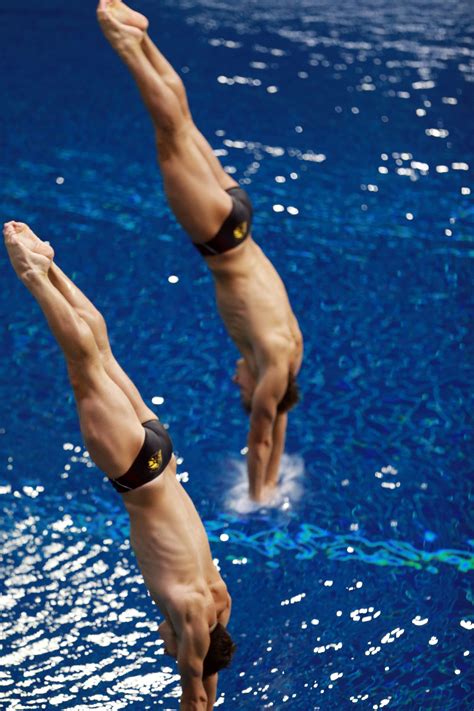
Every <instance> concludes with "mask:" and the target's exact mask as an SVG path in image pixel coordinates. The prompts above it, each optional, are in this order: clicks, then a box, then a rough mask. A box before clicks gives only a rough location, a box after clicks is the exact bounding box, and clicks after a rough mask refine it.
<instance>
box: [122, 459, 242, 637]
mask: <svg viewBox="0 0 474 711" xmlns="http://www.w3.org/2000/svg"><path fill="white" fill-rule="evenodd" d="M123 500H124V504H125V507H126V509H127V511H128V514H129V516H130V540H131V544H132V548H133V550H134V553H135V555H136V558H137V562H138V566H139V568H140V571H141V573H142V575H143V578H144V581H145V584H146V586H147V588H148V590H149V592H150V595H151V597H152V598H153V600H154V601H155V603H156V604H157V605H158V607H159V608H160V610H161V612H162V613H163V615H164V616H165V617H166V618H167V619H168V620H170V609H171V606H172V604H173V602H172V601H173V598H174V597H176V596H177V595H178V596H180V597H181V596H182V597H183V598H185V597H186V596H192V595H195V594H198V595H200V596H202V597H203V600H204V601H205V606H206V610H207V613H208V617H209V620H208V622H209V627H211V626H212V625H213V624H214V623H215V621H216V618H217V619H218V617H219V614H220V613H221V612H222V611H223V610H224V609H225V608H226V606H227V603H228V593H227V588H226V585H225V583H224V581H223V580H222V578H221V576H220V575H219V573H218V571H217V569H216V567H215V565H214V563H213V562H212V555H211V550H210V548H209V542H208V539H207V535H206V532H205V530H204V526H203V524H202V522H201V519H200V518H199V515H198V513H197V511H196V509H195V507H194V504H193V503H192V501H191V499H190V498H189V496H188V495H187V494H186V492H185V490H184V489H183V487H182V486H181V484H180V483H179V482H178V480H177V479H176V462H175V458H174V457H172V459H171V461H170V463H169V465H168V466H167V468H166V469H165V470H164V472H163V473H162V474H161V475H160V476H159V477H157V478H156V479H154V480H153V481H151V482H149V483H148V484H145V485H144V486H142V487H139V488H138V489H135V490H134V491H131V492H128V493H127V494H125V495H124V496H123Z"/></svg>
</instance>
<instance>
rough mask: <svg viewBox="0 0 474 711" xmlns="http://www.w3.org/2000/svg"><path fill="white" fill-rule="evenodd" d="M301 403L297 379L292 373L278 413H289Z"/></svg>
mask: <svg viewBox="0 0 474 711" xmlns="http://www.w3.org/2000/svg"><path fill="white" fill-rule="evenodd" d="M299 401H300V390H299V387H298V383H297V382H296V378H295V376H294V375H292V374H291V373H290V375H289V376H288V386H287V388H286V392H285V394H284V395H283V397H282V399H281V400H280V402H279V403H278V406H277V412H288V410H291V408H292V407H294V406H295V405H296V403H297V402H299Z"/></svg>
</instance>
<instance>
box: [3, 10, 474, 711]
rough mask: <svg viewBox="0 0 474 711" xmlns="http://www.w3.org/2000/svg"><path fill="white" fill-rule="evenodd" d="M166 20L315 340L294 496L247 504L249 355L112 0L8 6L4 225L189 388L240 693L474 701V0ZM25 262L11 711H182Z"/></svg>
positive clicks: (124, 358) (184, 392)
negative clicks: (222, 298) (173, 171)
mask: <svg viewBox="0 0 474 711" xmlns="http://www.w3.org/2000/svg"><path fill="white" fill-rule="evenodd" d="M138 7H139V9H141V10H142V11H143V12H145V13H146V14H147V15H148V16H149V18H150V21H151V34H152V36H153V37H154V39H155V40H157V41H158V42H159V44H160V45H161V47H162V49H163V50H164V52H165V53H166V54H167V55H168V56H169V57H170V59H171V60H172V62H173V63H174V64H175V66H176V67H178V68H179V69H180V71H181V72H182V73H183V78H184V79H185V81H186V84H187V87H188V90H189V95H190V100H191V104H192V108H193V111H194V115H195V119H196V121H197V123H198V125H199V126H200V127H201V129H202V130H203V131H204V133H205V134H206V135H207V136H208V137H209V138H210V140H211V142H212V144H213V147H214V148H215V149H216V150H217V151H219V155H220V157H221V160H222V161H223V163H224V165H226V166H227V167H228V169H229V170H230V171H236V172H235V174H236V175H237V176H238V177H239V178H240V179H241V181H242V183H243V185H244V186H245V187H246V188H247V189H248V190H249V192H250V194H251V196H252V199H253V201H254V204H255V209H256V219H255V238H256V239H257V241H258V242H259V243H260V244H261V245H262V246H263V248H264V249H265V251H266V252H267V254H268V255H269V256H270V258H271V259H272V260H273V262H274V263H275V265H276V267H277V268H278V270H279V271H280V273H281V275H282V277H283V278H284V280H285V282H286V284H287V287H288V291H289V294H290V298H291V301H292V304H293V307H294V310H295V312H296V315H297V317H298V319H299V321H300V324H301V328H302V331H303V333H304V336H305V345H306V355H305V362H304V366H303V370H302V372H301V386H302V390H303V393H304V400H303V403H302V404H301V405H300V406H299V407H298V408H297V409H296V410H295V411H294V413H293V414H292V416H291V421H290V428H289V433H288V441H287V447H286V451H287V455H286V457H285V460H284V464H283V484H282V491H281V495H280V497H279V498H278V500H277V501H275V502H274V505H273V506H270V507H267V508H263V509H257V510H251V509H249V506H248V502H247V500H246V496H245V486H244V468H243V467H244V458H243V456H242V455H241V453H240V452H241V450H242V448H243V447H244V445H245V432H246V421H245V415H244V413H243V412H242V411H241V409H240V406H239V397H238V393H237V392H236V390H235V386H233V384H232V383H231V381H230V375H231V373H232V368H233V363H234V360H235V358H236V355H237V354H236V351H235V349H234V347H233V346H232V344H231V342H230V341H229V339H228V338H227V336H226V333H225V331H224V329H223V326H222V324H221V322H220V320H219V318H218V316H217V314H216V310H215V305H214V296H213V287H212V282H211V278H210V276H209V273H208V272H207V271H206V267H205V264H204V263H203V261H202V260H200V258H199V256H198V255H197V253H196V252H195V250H193V249H192V248H191V246H189V244H188V242H187V239H186V237H185V235H184V234H183V233H182V231H181V229H180V228H179V227H178V226H177V225H176V223H175V221H174V219H173V218H172V216H171V215H170V213H169V211H168V209H167V207H166V204H165V201H164V198H163V192H162V188H161V182H160V177H159V174H158V171H157V169H156V166H155V163H154V145H153V136H152V132H151V130H150V125H149V121H148V118H147V116H146V114H145V111H144V109H143V108H142V106H141V104H140V102H139V100H138V96H137V92H136V90H135V88H134V86H133V83H132V81H131V80H130V78H129V76H128V75H127V73H126V71H125V69H124V67H123V66H122V65H121V64H120V62H119V61H118V59H117V58H116V56H115V55H114V54H113V52H112V51H111V50H110V49H109V47H108V46H107V44H106V43H105V41H104V40H103V38H102V37H101V35H100V33H99V31H98V29H97V27H96V25H95V18H94V3H92V2H87V3H83V2H80V0H71V1H70V2H68V3H60V2H58V1H57V0H28V2H27V0H15V2H14V3H13V2H12V1H11V0H9V1H7V0H0V19H1V23H0V28H1V29H0V31H1V33H2V57H1V60H0V63H1V64H0V66H1V72H0V87H1V95H2V97H3V101H2V120H1V126H2V132H1V138H2V157H3V160H2V162H1V165H0V198H1V206H2V209H1V213H2V216H3V219H4V220H7V219H17V220H24V221H27V222H29V223H30V224H31V225H32V226H33V227H34V228H35V229H36V231H37V232H38V234H40V236H42V237H43V238H45V239H50V241H51V242H52V243H53V245H54V247H55V249H56V254H57V260H58V263H59V264H60V265H61V266H62V267H63V269H64V270H65V271H67V272H69V273H70V274H72V275H73V276H74V278H75V279H76V280H77V282H78V284H79V285H80V286H81V287H82V288H83V289H84V291H85V292H86V293H87V294H88V295H89V296H91V298H92V299H93V300H94V301H95V302H96V303H97V305H98V306H99V307H100V308H101V309H102V310H103V312H104V314H105V316H106V318H107V321H108V323H109V330H110V335H111V339H112V342H113V346H114V350H115V353H116V355H117V358H118V360H119V361H120V362H121V363H122V364H123V366H124V367H125V369H126V370H127V371H128V372H129V374H130V375H131V376H132V378H133V379H134V380H135V381H136V383H137V385H138V386H139V388H140V390H141V391H142V393H143V395H144V397H145V398H146V400H147V401H148V402H150V401H151V400H152V398H160V399H159V400H158V401H157V402H159V403H161V404H158V405H157V412H158V414H159V416H160V418H162V419H163V420H164V421H165V422H167V423H169V425H170V432H171V434H172V436H173V440H174V443H175V447H176V449H177V452H178V454H179V456H180V462H181V463H180V472H181V476H182V478H183V480H184V482H185V485H186V487H187V489H188V491H189V492H190V494H191V496H192V497H193V499H194V501H195V503H196V506H197V508H198V510H199V512H200V514H201V516H202V518H203V519H204V521H205V524H206V528H207V531H208V533H209V536H210V539H211V544H212V549H213V554H214V556H215V558H216V559H217V560H218V565H219V566H220V569H221V571H222V574H223V576H224V577H225V579H226V581H227V583H228V586H229V588H230V591H231V593H232V595H233V600H234V613H233V617H232V622H231V631H232V634H233V636H234V637H235V639H236V641H237V642H238V645H239V650H238V654H237V655H236V658H235V661H234V664H233V667H232V669H231V670H230V671H227V672H226V673H223V674H222V675H221V682H220V687H219V698H218V703H217V704H216V706H220V707H223V708H225V709H258V710H260V709H266V708H272V709H287V708H288V709H292V710H294V711H311V710H313V709H323V710H324V711H325V710H326V709H327V710H331V709H341V708H342V709H349V708H353V707H354V708H357V709H381V708H384V707H390V708H394V709H404V708H408V707H410V708H414V709H428V710H431V709H440V710H441V711H448V710H449V709H456V710H459V709H466V710H467V709H469V710H470V709H473V708H474V682H473V674H472V656H473V651H472V636H473V633H474V615H473V612H472V602H473V598H474V591H473V582H472V580H473V578H472V570H473V567H474V554H473V545H474V533H473V527H472V497H473V493H472V488H473V478H472V471H473V465H472V456H473V450H472V438H471V435H472V429H471V428H472V417H471V413H472V408H473V403H472V397H471V392H472V386H471V384H472V382H473V373H472V363H473V352H472V351H473V348H472V345H473V344H472V337H470V335H469V330H468V329H469V316H470V314H472V306H473V298H472V263H473V258H474V248H473V223H474V208H473V201H472V190H473V189H474V185H473V180H472V165H473V162H474V156H473V153H474V144H473V139H472V132H471V131H470V127H471V124H472V106H473V87H474V84H473V82H474V64H473V58H474V42H473V27H474V17H473V12H472V5H471V4H469V3H467V2H458V1H456V2H455V0H444V1H443V2H441V0H433V1H432V2H426V1H425V0H412V1H410V2H408V0H399V1H397V2H389V1H388V0H377V1H375V0H372V1H370V2H369V1H367V2H355V1H354V0H347V1H346V2H340V0H336V1H335V2H334V1H333V2H329V1H328V0H326V1H325V2H317V3H315V2H309V1H308V0H293V1H292V2H291V3H290V2H282V1H281V0H279V1H274V2H269V1H268V0H260V1H259V2H258V3H257V2H250V0H242V1H241V2H240V3H230V2H222V1H221V0H207V1H206V0H166V1H165V2H160V3H157V2H155V1H154V0H141V1H140V3H139V4H138ZM0 266H1V270H2V271H1V273H2V296H3V298H2V299H1V301H0V323H1V324H2V328H1V331H0V338H1V352H2V359H1V362H0V383H1V392H0V396H1V402H2V408H1V411H0V467H1V469H0V501H1V513H0V516H1V532H0V551H1V556H2V565H1V580H0V584H1V588H0V609H1V618H0V640H1V642H0V644H1V647H0V707H1V708H5V709H12V710H13V709H14V710H15V711H16V710H17V709H35V710H36V709H69V710H75V711H78V710H79V709H107V710H110V711H112V710H113V711H115V710H116V709H137V710H141V709H151V708H162V709H176V708H177V707H178V698H179V685H178V676H177V674H176V669H175V668H174V667H172V666H170V664H169V660H168V658H166V657H164V656H162V655H163V647H162V645H161V643H160V641H159V640H158V639H157V634H156V630H157V626H158V623H159V617H158V616H157V613H156V610H155V608H154V607H153V605H152V603H151V601H150V599H149V598H148V596H147V593H146V591H145V588H144V586H143V584H142V582H141V579H140V576H139V573H138V570H137V567H136V565H135V562H134V559H133V556H132V555H131V552H130V549H129V545H128V542H127V518H126V515H125V513H124V511H123V509H122V508H121V502H120V498H119V497H118V496H116V495H115V494H114V492H113V491H112V489H111V488H110V486H108V485H107V484H106V482H105V481H104V480H103V478H102V475H101V474H100V473H99V472H98V470H97V469H96V468H95V467H93V466H92V465H91V463H90V461H89V459H88V458H87V456H85V455H84V450H83V447H82V445H81V440H80V434H79V430H78V424H77V419H76V414H75V410H74V405H73V401H72V397H71V395H70V392H69V387H68V383H67V378H66V372H65V369H64V367H63V364H62V361H61V358H60V355H59V352H58V349H57V347H56V345H55V343H54V342H53V340H52V338H51V337H50V335H49V333H48V332H47V329H46V328H45V325H44V323H43V321H42V319H41V316H40V312H39V310H38V308H37V307H36V305H34V304H33V302H32V300H31V298H30V297H29V296H28V294H27V293H26V291H25V290H24V289H23V288H22V287H21V285H20V284H19V282H17V280H16V278H15V276H14V274H13V272H12V270H11V269H10V267H9V265H8V263H7V260H6V258H5V255H1V256H0ZM171 275H175V276H177V277H178V281H176V280H172V282H173V281H174V282H175V283H172V282H170V281H169V277H170V276H171Z"/></svg>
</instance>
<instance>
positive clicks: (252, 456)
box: [247, 366, 286, 501]
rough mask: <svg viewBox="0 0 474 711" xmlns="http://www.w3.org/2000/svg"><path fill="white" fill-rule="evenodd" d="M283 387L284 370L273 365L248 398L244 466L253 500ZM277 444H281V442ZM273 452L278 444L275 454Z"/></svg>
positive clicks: (270, 444) (264, 475)
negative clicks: (249, 411)
mask: <svg viewBox="0 0 474 711" xmlns="http://www.w3.org/2000/svg"><path fill="white" fill-rule="evenodd" d="M285 387H286V375H285V373H283V372H282V370H281V369H280V368H278V367H277V366H271V367H269V368H268V369H267V370H266V372H265V374H264V376H263V378H262V379H261V380H260V381H259V383H258V384H257V387H256V388H255V392H254V395H253V398H252V411H251V415H250V432H249V437H248V455H247V465H248V475H249V493H250V496H251V498H252V499H254V500H255V501H261V500H262V496H263V490H264V487H265V483H266V480H267V472H268V468H269V466H270V463H271V461H272V452H273V448H274V426H275V422H276V420H277V414H278V413H277V407H278V403H279V402H280V400H281V398H282V397H283V395H284V393H285ZM279 446H282V443H281V442H280V443H279ZM277 453H278V447H277V450H275V457H276V455H277ZM274 466H275V465H274Z"/></svg>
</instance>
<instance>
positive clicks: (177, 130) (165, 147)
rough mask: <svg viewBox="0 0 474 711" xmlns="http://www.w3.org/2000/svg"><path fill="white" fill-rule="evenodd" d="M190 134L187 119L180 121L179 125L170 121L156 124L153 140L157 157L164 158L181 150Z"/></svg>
mask: <svg viewBox="0 0 474 711" xmlns="http://www.w3.org/2000/svg"><path fill="white" fill-rule="evenodd" d="M190 135H191V133H190V125H189V124H188V122H187V121H183V122H181V123H180V124H179V126H177V125H176V124H171V123H170V124H166V123H165V124H160V126H156V127H155V141H156V149H157V151H158V157H159V159H160V160H165V159H166V158H170V157H172V156H174V155H176V154H177V153H179V152H180V151H182V150H183V146H184V144H185V142H186V141H187V140H188V137H189V136H190Z"/></svg>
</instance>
